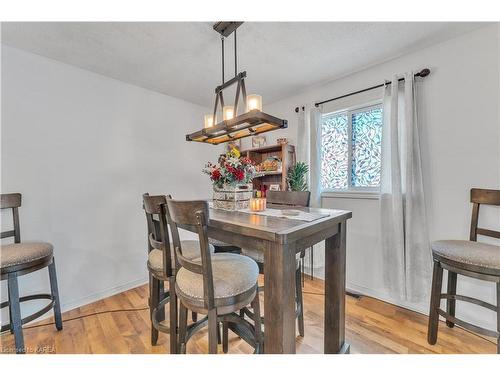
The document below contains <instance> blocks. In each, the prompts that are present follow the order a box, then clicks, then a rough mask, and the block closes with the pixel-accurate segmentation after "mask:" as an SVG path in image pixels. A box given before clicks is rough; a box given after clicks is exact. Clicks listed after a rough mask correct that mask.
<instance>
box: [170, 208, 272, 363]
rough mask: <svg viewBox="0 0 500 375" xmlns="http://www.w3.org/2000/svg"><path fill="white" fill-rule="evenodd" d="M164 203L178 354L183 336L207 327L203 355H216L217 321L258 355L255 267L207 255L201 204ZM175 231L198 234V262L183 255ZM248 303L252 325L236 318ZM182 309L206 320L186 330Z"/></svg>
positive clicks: (238, 258)
mask: <svg viewBox="0 0 500 375" xmlns="http://www.w3.org/2000/svg"><path fill="white" fill-rule="evenodd" d="M167 205H168V212H169V217H170V220H171V231H172V240H173V245H174V249H175V259H176V264H177V270H178V271H177V274H176V277H175V293H176V295H177V297H178V298H179V349H180V352H181V353H185V352H186V344H187V342H188V340H189V338H190V337H192V335H193V334H194V333H195V332H197V331H198V330H199V329H200V328H201V327H203V326H205V325H207V324H208V346H209V353H217V344H218V332H219V329H218V325H219V323H222V324H223V325H227V324H231V325H233V326H234V327H235V331H237V332H238V334H239V335H240V337H242V338H243V339H244V340H245V341H247V342H248V343H250V344H251V345H252V346H253V347H254V348H255V353H261V352H262V349H263V344H262V343H263V340H262V335H261V323H260V305H259V295H258V293H257V289H258V284H257V279H258V276H259V269H258V267H257V264H256V263H255V262H254V261H253V260H252V259H250V258H248V257H245V256H242V255H238V254H232V253H218V254H211V252H210V251H209V248H208V245H209V242H208V236H207V223H208V220H210V218H209V209H208V203H207V202H206V201H175V200H172V199H167ZM178 227H181V228H183V229H188V230H190V231H192V232H195V233H197V234H198V237H199V242H200V248H201V256H200V257H199V258H197V259H188V258H187V257H186V255H185V254H186V253H185V250H184V248H183V245H182V242H181V241H180V239H179V232H178ZM248 305H251V306H252V309H253V312H254V314H255V315H256V316H257V318H256V319H255V322H254V324H253V325H251V324H250V323H249V322H248V321H246V320H245V319H243V318H241V317H240V316H239V315H238V314H236V312H238V311H239V310H240V309H242V308H243V307H246V306H248ZM188 309H189V310H191V311H194V312H196V313H198V314H203V315H206V317H205V318H203V319H201V320H199V321H197V322H195V323H193V324H191V325H190V326H188V324H187V313H188ZM223 345H224V346H225V347H227V336H226V337H224V339H223ZM225 351H226V350H225Z"/></svg>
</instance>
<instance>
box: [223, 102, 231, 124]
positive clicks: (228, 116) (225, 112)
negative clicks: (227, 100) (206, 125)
mask: <svg viewBox="0 0 500 375" xmlns="http://www.w3.org/2000/svg"><path fill="white" fill-rule="evenodd" d="M233 117H234V107H233V106H232V105H225V106H224V108H222V118H223V119H224V120H231V119H232V118H233Z"/></svg>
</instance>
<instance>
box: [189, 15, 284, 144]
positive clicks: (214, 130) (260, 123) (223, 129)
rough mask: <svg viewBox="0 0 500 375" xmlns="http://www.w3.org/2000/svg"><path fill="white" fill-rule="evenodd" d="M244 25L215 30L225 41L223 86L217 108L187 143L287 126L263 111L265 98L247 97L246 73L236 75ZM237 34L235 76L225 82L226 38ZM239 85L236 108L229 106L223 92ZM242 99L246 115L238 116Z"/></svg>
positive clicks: (221, 24)
mask: <svg viewBox="0 0 500 375" xmlns="http://www.w3.org/2000/svg"><path fill="white" fill-rule="evenodd" d="M241 24H242V22H218V23H216V24H215V25H214V30H215V31H217V32H218V33H219V34H220V35H221V40H222V61H223V63H222V85H220V86H217V87H216V88H215V105H214V111H213V114H208V115H205V124H204V127H203V128H202V129H201V130H198V131H196V132H194V133H191V134H187V135H186V141H194V142H203V143H210V144H213V145H218V144H220V143H224V142H229V141H232V140H236V139H240V138H245V137H249V136H252V135H256V134H261V133H265V132H268V131H272V130H277V129H284V128H286V127H288V122H287V121H286V120H283V119H280V118H277V117H274V116H271V115H269V114H267V113H264V112H262V97H261V96H260V95H248V96H247V92H246V87H245V78H246V76H247V73H246V72H241V73H238V74H236V72H237V59H236V56H237V54H236V29H237V28H238V27H239V26H240V25H241ZM233 32H234V50H235V54H234V55H235V76H234V77H233V78H231V79H230V80H229V81H227V82H224V38H225V37H227V36H229V35H230V34H231V33H233ZM233 85H236V97H235V99H234V106H232V105H226V104H225V102H224V95H223V91H224V90H225V89H227V88H228V87H230V86H233ZM240 99H241V100H242V101H243V102H244V103H243V106H242V108H243V111H244V113H241V114H238V109H239V108H240V107H239V102H240ZM219 107H220V109H221V113H222V118H223V120H222V121H220V122H217V113H218V108H219Z"/></svg>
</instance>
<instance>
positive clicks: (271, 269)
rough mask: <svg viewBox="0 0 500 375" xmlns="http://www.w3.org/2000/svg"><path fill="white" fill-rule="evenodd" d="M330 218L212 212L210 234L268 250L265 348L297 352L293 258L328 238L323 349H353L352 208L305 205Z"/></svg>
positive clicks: (281, 351)
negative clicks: (348, 332) (349, 317)
mask: <svg viewBox="0 0 500 375" xmlns="http://www.w3.org/2000/svg"><path fill="white" fill-rule="evenodd" d="M301 210H304V211H306V212H310V213H320V214H326V215H327V216H326V217H322V218H319V219H317V220H314V221H311V222H306V221H299V220H294V219H289V218H281V217H272V216H263V215H257V214H251V213H246V212H240V211H224V210H218V209H211V210H210V220H209V226H208V236H209V237H210V238H213V239H216V240H220V241H224V242H227V243H230V244H233V245H235V246H239V247H245V248H253V249H260V250H263V251H264V264H265V266H264V285H265V292H264V322H265V334H264V350H265V352H266V353H295V269H296V260H295V256H296V254H297V253H299V252H300V251H301V250H303V249H306V248H309V247H311V246H312V245H314V244H316V243H318V242H320V241H323V240H325V313H324V315H325V316H324V352H325V353H349V345H348V344H347V343H346V342H345V276H346V272H345V270H346V223H347V220H348V219H350V218H351V217H352V212H350V211H342V210H328V209H320V208H301Z"/></svg>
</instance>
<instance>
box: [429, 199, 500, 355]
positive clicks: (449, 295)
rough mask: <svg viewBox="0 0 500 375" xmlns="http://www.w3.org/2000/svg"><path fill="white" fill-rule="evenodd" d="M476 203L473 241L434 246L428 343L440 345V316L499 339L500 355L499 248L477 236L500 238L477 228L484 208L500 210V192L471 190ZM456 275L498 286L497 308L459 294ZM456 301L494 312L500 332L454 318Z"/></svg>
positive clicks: (491, 232) (473, 208) (472, 230)
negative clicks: (445, 275)
mask: <svg viewBox="0 0 500 375" xmlns="http://www.w3.org/2000/svg"><path fill="white" fill-rule="evenodd" d="M470 201H471V202H472V203H473V207H472V220H471V226H470V240H469V241H459V240H447V241H436V242H434V243H432V256H433V261H434V271H433V274H432V291H431V302H430V312H429V327H428V331H427V341H428V342H429V344H431V345H434V344H435V343H436V341H437V335H438V323H439V316H442V317H444V318H445V319H446V325H447V326H448V327H450V328H453V326H454V325H455V324H457V325H459V326H461V327H463V328H466V329H468V330H470V331H473V332H476V333H479V334H481V335H488V336H493V337H495V338H496V339H497V353H499V354H500V246H495V245H489V244H485V243H481V242H477V235H478V234H479V235H483V236H489V237H495V238H500V232H499V231H494V230H490V229H484V228H478V218H479V207H480V205H481V204H486V205H494V206H500V190H487V189H471V192H470ZM443 269H446V270H448V286H447V292H446V293H442V292H441V286H442V282H443ZM457 274H460V275H463V276H467V277H472V278H475V279H480V280H486V281H492V282H494V283H496V289H497V305H496V306H494V305H492V304H490V303H487V302H484V301H481V300H480V299H477V298H473V297H468V296H462V295H459V294H457ZM441 299H446V311H443V310H441V307H440V302H441ZM456 301H464V302H469V303H473V304H476V305H479V306H481V307H484V308H487V309H490V310H493V311H495V312H496V313H497V332H495V331H492V330H488V329H485V328H482V327H478V326H476V325H474V324H471V323H467V322H465V321H463V320H461V319H457V318H456V317H455V304H456Z"/></svg>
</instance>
